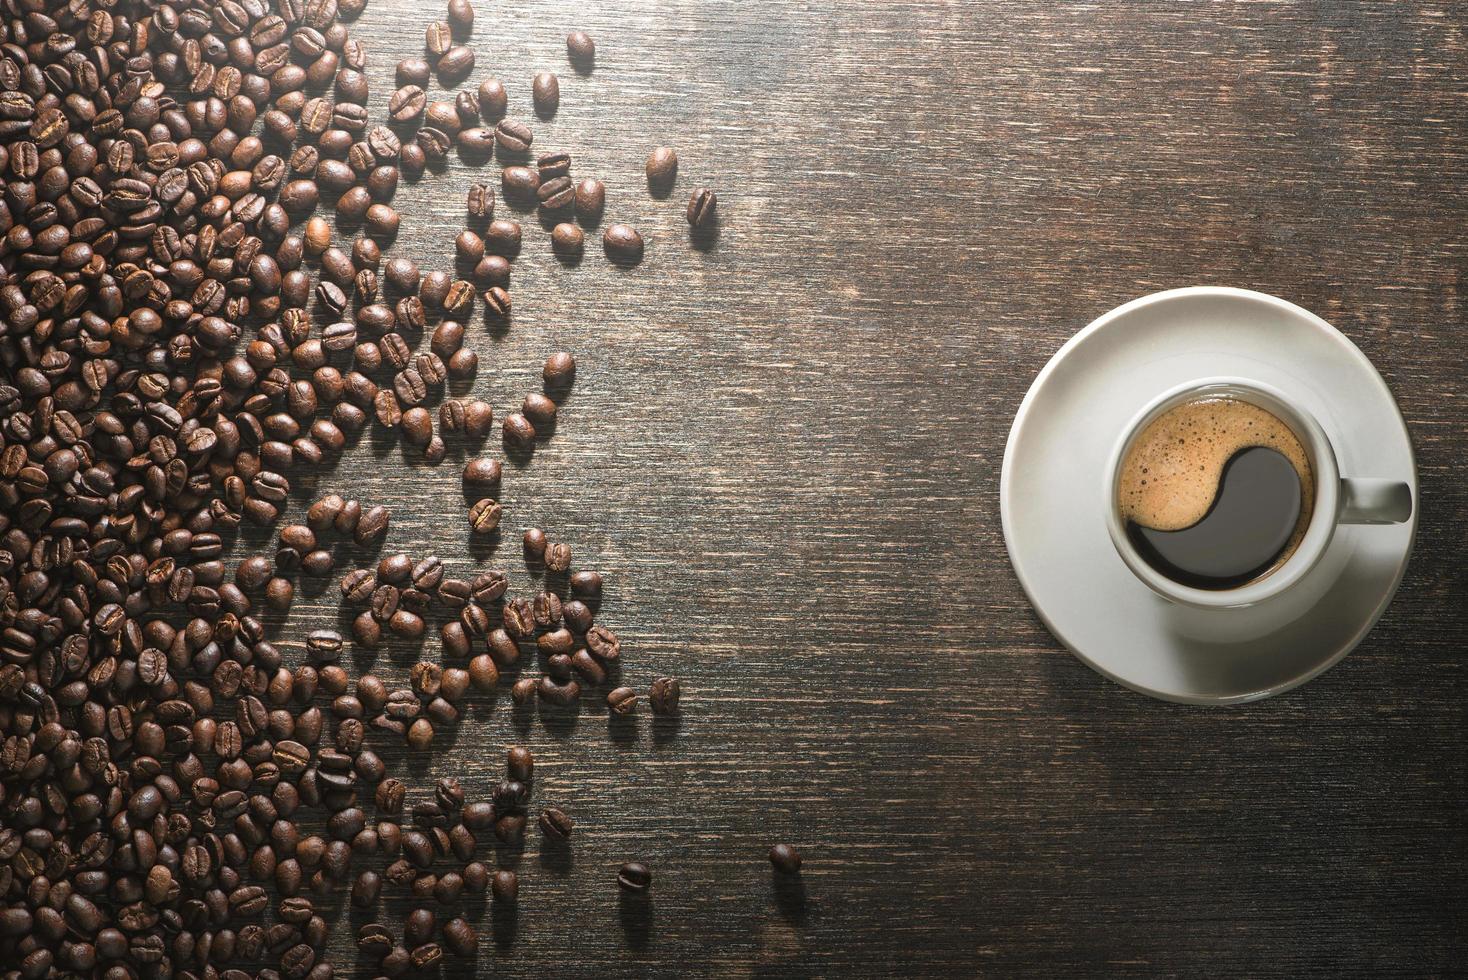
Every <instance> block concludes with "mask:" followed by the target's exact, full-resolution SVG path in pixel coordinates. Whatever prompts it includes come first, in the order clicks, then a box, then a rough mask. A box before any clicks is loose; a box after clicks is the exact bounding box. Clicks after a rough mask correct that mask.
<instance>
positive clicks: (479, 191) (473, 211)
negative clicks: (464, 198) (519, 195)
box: [467, 183, 494, 221]
mask: <svg viewBox="0 0 1468 980" xmlns="http://www.w3.org/2000/svg"><path fill="white" fill-rule="evenodd" d="M467 206H468V210H469V217H471V218H480V219H483V220H485V221H488V220H490V219H492V218H493V217H494V188H492V187H490V186H489V185H488V184H484V183H474V184H470V185H469V197H468V205H467Z"/></svg>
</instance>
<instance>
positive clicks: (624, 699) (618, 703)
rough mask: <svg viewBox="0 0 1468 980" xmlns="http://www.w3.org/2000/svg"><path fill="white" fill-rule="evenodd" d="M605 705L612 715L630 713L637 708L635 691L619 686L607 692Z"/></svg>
mask: <svg viewBox="0 0 1468 980" xmlns="http://www.w3.org/2000/svg"><path fill="white" fill-rule="evenodd" d="M607 707H608V708H609V709H610V710H611V712H612V714H614V715H630V714H632V713H633V712H634V711H636V710H637V692H636V691H634V690H632V688H630V687H619V688H615V689H613V690H612V691H609V692H608V693H607Z"/></svg>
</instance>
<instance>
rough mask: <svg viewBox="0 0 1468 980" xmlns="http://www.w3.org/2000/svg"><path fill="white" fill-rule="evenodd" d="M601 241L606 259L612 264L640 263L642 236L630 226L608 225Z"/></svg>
mask: <svg viewBox="0 0 1468 980" xmlns="http://www.w3.org/2000/svg"><path fill="white" fill-rule="evenodd" d="M601 241H602V248H603V249H604V250H605V251H606V254H607V258H609V259H611V260H612V261H613V262H616V263H618V264H620V265H636V264H637V263H638V262H640V261H642V236H641V235H640V234H638V233H637V229H635V228H633V227H632V226H631V225H623V224H614V225H608V226H607V229H606V231H604V232H603V233H602V238H601Z"/></svg>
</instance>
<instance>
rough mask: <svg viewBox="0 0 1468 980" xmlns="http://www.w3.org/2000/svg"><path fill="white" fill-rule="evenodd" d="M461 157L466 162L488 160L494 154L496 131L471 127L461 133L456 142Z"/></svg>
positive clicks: (481, 127) (482, 127)
mask: <svg viewBox="0 0 1468 980" xmlns="http://www.w3.org/2000/svg"><path fill="white" fill-rule="evenodd" d="M455 142H456V143H457V145H458V147H459V156H460V157H461V158H463V159H465V160H471V161H483V160H488V159H489V158H490V156H491V155H493V153H494V130H492V129H488V128H486V127H484V126H470V127H468V128H467V129H464V130H461V131H460V132H459V135H458V138H457V139H456V140H455Z"/></svg>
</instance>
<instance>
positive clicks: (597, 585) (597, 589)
mask: <svg viewBox="0 0 1468 980" xmlns="http://www.w3.org/2000/svg"><path fill="white" fill-rule="evenodd" d="M570 585H571V591H572V593H574V594H575V595H577V596H579V597H580V598H582V599H588V600H591V601H592V602H595V601H596V600H597V599H598V598H600V597H601V589H602V579H601V573H599V572H593V571H589V570H582V571H579V572H576V573H575V574H573V575H572V576H571V579H570Z"/></svg>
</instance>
